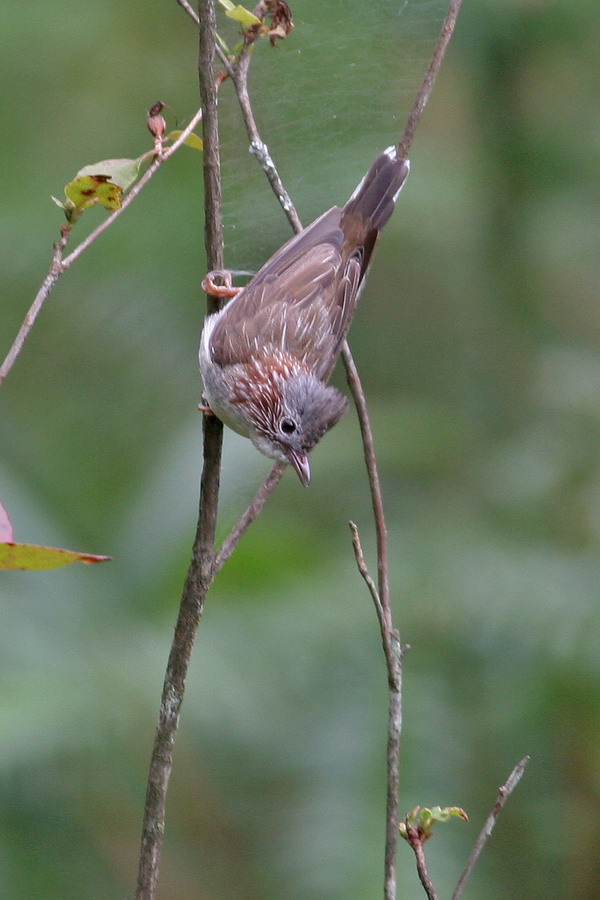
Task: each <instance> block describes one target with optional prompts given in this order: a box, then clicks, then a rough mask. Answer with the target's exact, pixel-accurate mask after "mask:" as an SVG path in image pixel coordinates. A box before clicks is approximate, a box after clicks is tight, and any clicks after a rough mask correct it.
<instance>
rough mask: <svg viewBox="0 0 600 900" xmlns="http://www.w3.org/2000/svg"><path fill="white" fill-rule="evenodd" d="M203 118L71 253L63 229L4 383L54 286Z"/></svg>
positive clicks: (3, 369)
mask: <svg viewBox="0 0 600 900" xmlns="http://www.w3.org/2000/svg"><path fill="white" fill-rule="evenodd" d="M201 118H202V110H201V109H199V110H198V111H197V113H196V114H195V115H194V116H193V117H192V119H191V121H190V122H189V124H188V125H187V126H186V128H185V129H184V130H183V131H182V133H181V134H180V135H179V137H178V138H177V140H175V141H173V143H172V144H171V145H170V146H169V147H166V148H163V150H162V152H161V153H160V154H159V155H157V156H156V157H155V158H154V160H153V161H152V163H151V164H150V165H149V166H148V168H147V169H146V171H145V172H144V174H143V175H142V177H141V178H140V179H139V181H136V183H135V184H134V185H133V187H132V188H131V190H130V191H128V193H127V194H125V196H124V197H123V201H122V203H121V206H120V207H119V209H115V210H114V211H113V212H112V213H111V214H110V215H109V216H107V217H106V218H105V219H103V220H102V222H101V223H100V224H99V225H98V227H97V228H94V230H93V231H91V232H90V234H88V236H87V237H86V238H85V239H84V240H83V241H81V243H80V244H78V245H77V247H75V249H74V250H73V251H72V252H71V253H69V255H68V256H65V257H63V253H64V250H65V248H66V246H67V243H68V241H69V237H70V233H71V229H70V227H69V226H68V225H63V226H62V228H61V238H60V240H58V241H57V242H56V243H55V244H54V248H53V254H52V264H51V265H50V269H49V270H48V274H47V275H46V277H45V278H44V280H43V282H42V284H41V286H40V289H39V291H38V292H37V294H36V296H35V299H34V301H33V303H32V304H31V306H30V308H29V310H28V312H27V315H26V316H25V319H24V320H23V324H22V325H21V327H20V329H19V331H18V333H17V336H16V338H15V339H14V341H13V344H12V346H11V348H10V350H9V351H8V353H7V355H6V358H5V360H4V362H3V363H2V366H0V385H1V384H2V382H3V381H4V379H5V378H6V376H7V375H8V373H9V372H10V370H11V369H12V367H13V365H14V363H15V361H16V359H17V357H18V356H19V353H20V352H21V350H22V349H23V345H24V343H25V341H26V340H27V337H28V336H29V333H30V331H31V329H32V328H33V326H34V324H35V321H36V319H37V317H38V315H39V313H40V311H41V309H42V307H43V305H44V303H45V302H46V300H47V299H48V297H49V296H50V294H51V293H52V290H53V289H54V285H55V284H56V282H57V281H58V279H59V278H60V276H61V275H62V274H63V272H66V270H67V269H68V268H69V267H70V266H71V265H72V264H73V263H74V262H75V260H76V259H78V258H79V257H80V256H81V254H82V253H84V252H85V251H86V250H87V249H88V247H90V246H91V245H92V244H93V243H94V241H95V240H96V239H97V238H99V237H100V235H101V234H102V233H103V232H104V231H106V229H107V228H110V226H111V225H112V224H113V222H114V221H115V220H116V219H118V217H119V216H120V215H121V214H122V213H124V212H125V210H126V209H127V207H128V206H129V204H130V203H133V201H134V200H135V198H136V197H137V196H138V194H139V193H140V191H142V190H143V189H144V188H145V186H146V185H147V184H148V182H149V181H150V179H151V178H153V177H154V176H155V175H156V173H157V171H158V170H159V168H160V167H161V165H162V164H163V163H164V162H166V161H167V159H169V157H171V156H172V155H173V154H174V153H175V152H176V151H177V150H178V149H179V148H180V147H181V145H182V144H183V143H184V142H185V140H186V138H188V137H189V135H190V134H191V132H192V131H193V130H194V128H195V127H196V125H197V124H198V122H199V121H200V119H201Z"/></svg>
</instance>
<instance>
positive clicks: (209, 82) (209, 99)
mask: <svg viewBox="0 0 600 900" xmlns="http://www.w3.org/2000/svg"><path fill="white" fill-rule="evenodd" d="M199 8H200V23H201V24H200V30H199V35H200V48H199V69H200V94H201V98H202V109H203V113H204V115H203V138H204V205H205V217H206V229H205V244H206V252H207V263H208V266H209V268H211V269H220V268H222V267H223V228H222V221H221V192H220V164H219V143H218V118H217V84H216V81H215V74H216V73H215V65H214V47H215V34H216V14H215V4H214V0H200V3H199ZM209 302H211V303H212V302H213V301H209ZM222 431H223V426H222V425H221V423H220V422H219V420H218V419H217V418H216V417H214V416H210V417H208V416H207V417H205V419H204V464H203V469H202V478H201V485H200V510H199V515H198V526H197V529H196V537H195V541H194V547H193V553H192V560H191V563H190V566H189V569H188V574H187V578H186V581H185V585H184V588H183V593H182V598H181V604H180V607H179V615H178V617H177V624H176V626H175V634H174V637H173V642H172V645H171V651H170V654H169V660H168V663H167V669H166V673H165V680H164V684H163V693H162V700H161V706H160V711H159V717H158V724H157V727H156V734H155V739H154V747H153V751H152V758H151V762H150V773H149V777H148V787H147V792H146V804H145V808H144V821H143V826H142V844H141V851H140V861H139V871H138V883H137V891H136V898H137V900H153V898H154V896H155V892H156V887H157V884H158V874H159V866H160V856H161V849H162V840H163V835H164V826H165V807H166V796H167V790H168V785H169V780H170V775H171V769H172V763H173V747H174V743H175V736H176V733H177V728H178V725H179V716H180V711H181V704H182V702H183V696H184V691H185V682H186V677H187V671H188V666H189V661H190V658H191V653H192V648H193V644H194V639H195V637H196V632H197V629H198V624H199V621H200V616H201V615H202V611H203V608H204V599H205V597H206V594H207V593H208V590H209V588H210V585H211V583H212V580H213V565H214V539H215V527H216V519H217V507H218V495H219V476H220V467H221V445H222Z"/></svg>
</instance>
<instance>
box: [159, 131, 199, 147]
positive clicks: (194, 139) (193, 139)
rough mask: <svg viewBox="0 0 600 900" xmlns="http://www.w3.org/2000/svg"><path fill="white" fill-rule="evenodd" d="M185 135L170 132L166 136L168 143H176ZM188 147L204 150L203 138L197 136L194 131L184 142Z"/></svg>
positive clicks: (178, 132) (179, 132) (180, 132)
mask: <svg viewBox="0 0 600 900" xmlns="http://www.w3.org/2000/svg"><path fill="white" fill-rule="evenodd" d="M181 134H183V132H182V131H180V130H179V131H177V130H176V131H170V132H169V134H168V135H167V136H166V138H165V140H166V141H176V140H177V138H178V137H179V136H180V135H181ZM183 143H184V144H185V145H186V146H187V147H193V148H194V150H204V143H203V141H202V138H201V137H199V136H198V135H197V134H195V133H194V132H193V131H192V133H191V134H188V136H187V137H186V139H185V141H184V142H183Z"/></svg>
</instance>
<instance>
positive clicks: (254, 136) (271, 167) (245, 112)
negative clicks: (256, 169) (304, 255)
mask: <svg viewBox="0 0 600 900" xmlns="http://www.w3.org/2000/svg"><path fill="white" fill-rule="evenodd" d="M244 51H246V52H244ZM244 51H242V53H241V54H240V58H239V60H238V63H237V65H236V67H235V69H234V71H233V75H232V80H233V84H234V87H235V90H236V93H237V96H238V101H239V104H240V109H241V111H242V117H243V119H244V125H245V126H246V132H247V134H248V138H249V140H250V152H251V153H253V154H254V156H255V157H256V159H257V160H258V162H259V164H260V167H261V169H262V170H263V172H264V173H265V175H266V176H267V179H268V181H269V184H270V185H271V187H272V189H273V192H274V194H275V196H276V197H277V199H278V201H279V203H280V205H281V208H282V209H283V211H284V213H285V214H286V216H287V218H288V221H289V223H290V225H291V226H292V228H293V229H294V231H295V232H296V234H298V233H299V232H300V231H302V223H301V221H300V217H299V215H298V213H297V212H296V208H295V206H294V204H293V202H292V199H291V197H290V195H289V194H288V192H287V191H286V189H285V188H284V186H283V182H282V180H281V178H280V177H279V172H278V171H277V168H276V166H275V163H274V162H273V159H272V157H271V154H270V153H269V149H268V147H267V145H266V144H265V142H264V141H263V140H262V138H261V136H260V134H259V131H258V126H257V124H256V120H255V118H254V112H253V111H252V104H251V103H250V96H249V94H248V67H249V65H250V54H249V53H248V52H247V48H244Z"/></svg>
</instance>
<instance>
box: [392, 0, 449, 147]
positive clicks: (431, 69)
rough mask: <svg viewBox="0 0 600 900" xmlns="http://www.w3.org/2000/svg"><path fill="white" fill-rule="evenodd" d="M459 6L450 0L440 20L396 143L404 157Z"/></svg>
mask: <svg viewBox="0 0 600 900" xmlns="http://www.w3.org/2000/svg"><path fill="white" fill-rule="evenodd" d="M461 6H462V0H450V4H449V6H448V12H447V13H446V16H445V18H444V21H443V22H442V27H441V29H440V36H439V38H438V40H437V44H436V45H435V49H434V51H433V54H432V57H431V61H430V63H429V66H428V68H427V72H426V73H425V77H424V78H423V81H422V82H421V87H420V88H419V92H418V94H417V96H416V98H415V102H414V103H413V106H412V109H411V111H410V115H409V117H408V121H407V123H406V126H405V128H404V133H403V135H402V138H401V140H400V143H399V144H398V150H399V152H400V155H401V156H403V157H404V158H406V157H407V156H408V151H409V149H410V145H411V144H412V139H413V137H414V136H415V131H416V130H417V126H418V124H419V122H420V121H421V117H422V115H423V112H424V111H425V107H426V105H427V101H428V100H429V97H430V95H431V91H432V90H433V85H434V84H435V79H436V78H437V75H438V72H439V70H440V67H441V65H442V62H443V60H444V57H445V55H446V50H447V49H448V44H449V43H450V39H451V38H452V35H453V34H454V28H455V27H456V20H457V19H458V14H459V12H460V8H461Z"/></svg>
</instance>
